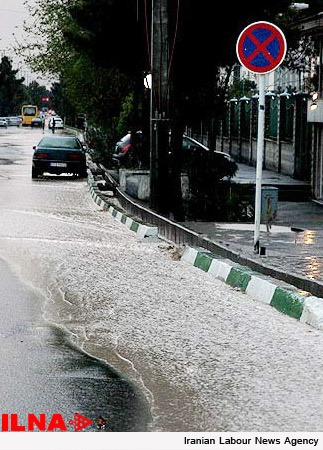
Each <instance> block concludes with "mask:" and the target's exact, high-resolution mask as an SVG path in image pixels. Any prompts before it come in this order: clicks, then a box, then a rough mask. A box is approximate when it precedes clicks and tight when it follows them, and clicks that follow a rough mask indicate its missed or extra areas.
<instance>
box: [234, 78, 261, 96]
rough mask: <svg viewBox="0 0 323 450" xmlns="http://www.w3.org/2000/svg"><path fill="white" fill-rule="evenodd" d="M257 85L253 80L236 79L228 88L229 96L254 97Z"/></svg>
mask: <svg viewBox="0 0 323 450" xmlns="http://www.w3.org/2000/svg"><path fill="white" fill-rule="evenodd" d="M256 88H257V85H256V83H255V82H254V81H251V80H245V79H242V80H235V81H234V83H233V84H231V85H230V86H229V88H228V94H227V95H228V98H238V99H239V98H241V97H243V96H246V97H252V95H253V94H254V93H255V89H256Z"/></svg>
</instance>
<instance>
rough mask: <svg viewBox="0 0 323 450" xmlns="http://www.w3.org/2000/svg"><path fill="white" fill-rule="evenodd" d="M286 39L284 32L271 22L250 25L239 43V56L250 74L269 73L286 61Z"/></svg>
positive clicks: (239, 39) (241, 35) (242, 34)
mask: <svg viewBox="0 0 323 450" xmlns="http://www.w3.org/2000/svg"><path fill="white" fill-rule="evenodd" d="M285 54H286V39H285V36H284V34H283V32H282V31H281V30H280V29H279V28H278V27H277V26H276V25H274V24H272V23H269V22H255V23H252V24H251V25H248V26H247V27H246V28H245V29H244V30H243V31H242V32H241V34H240V36H239V38H238V41H237V56H238V59H239V61H240V63H241V64H242V65H243V66H244V67H245V68H246V69H248V70H249V71H250V72H255V73H268V72H271V71H272V70H275V69H277V67H278V66H279V65H280V64H281V62H282V61H283V60H284V57H285Z"/></svg>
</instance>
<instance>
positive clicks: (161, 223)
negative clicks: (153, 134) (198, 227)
mask: <svg viewBox="0 0 323 450" xmlns="http://www.w3.org/2000/svg"><path fill="white" fill-rule="evenodd" d="M101 169H102V171H103V172H104V174H105V177H106V178H107V179H108V181H109V183H111V185H112V186H113V188H114V191H115V193H116V197H117V199H118V201H119V202H120V204H121V206H122V208H123V209H124V210H125V211H127V212H128V213H129V214H131V215H133V216H135V217H137V218H139V219H140V220H141V221H143V222H145V223H147V224H152V225H155V226H157V227H158V235H159V236H160V237H162V238H163V239H166V240H167V241H170V242H173V243H175V244H178V245H180V244H186V245H189V246H192V247H197V248H204V249H205V250H208V251H210V252H211V253H213V254H215V255H218V256H221V257H223V258H227V259H230V260H231V261H234V262H236V263H238V264H240V265H242V266H247V267H249V268H250V269H252V270H254V271H256V272H259V273H262V274H264V275H268V276H271V277H273V278H276V279H278V280H281V281H284V282H286V283H288V284H291V285H293V286H295V287H297V288H298V289H301V290H302V291H306V292H310V293H311V294H312V295H315V296H317V297H322V298H323V283H321V282H319V281H316V280H310V279H308V278H306V277H304V276H302V275H293V274H290V273H287V272H283V271H281V270H279V269H276V268H274V267H271V266H266V265H265V264H264V263H263V262H261V263H260V262H257V261H256V260H253V259H249V258H246V257H244V256H242V255H240V254H239V253H237V252H235V251H234V250H231V249H229V248H227V247H226V246H225V245H222V244H220V243H217V242H214V241H212V240H210V239H209V238H207V237H206V236H204V235H202V234H199V233H197V232H195V231H193V230H189V229H188V228H186V227H184V226H182V225H180V224H179V223H176V222H174V221H173V220H170V219H168V218H166V217H163V216H160V215H159V214H157V213H155V212H154V211H151V210H150V209H148V208H146V207H145V206H143V205H141V204H139V203H137V202H135V201H134V200H133V199H132V198H131V197H129V196H128V195H127V194H125V193H124V192H123V191H122V190H121V189H120V188H119V187H118V183H117V182H116V181H115V180H114V178H112V176H111V175H110V174H109V172H108V171H107V170H106V169H105V168H104V167H103V166H102V165H101Z"/></svg>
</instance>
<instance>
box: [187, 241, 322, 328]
mask: <svg viewBox="0 0 323 450" xmlns="http://www.w3.org/2000/svg"><path fill="white" fill-rule="evenodd" d="M181 261H186V262H188V263H190V264H192V265H193V266H195V267H198V268H199V269H202V270H204V271H205V272H207V273H209V274H210V275H211V276H213V277H214V278H217V279H219V280H222V281H224V282H225V283H226V284H228V285H230V286H231V287H234V288H239V289H240V290H241V291H243V292H245V293H246V294H248V295H250V297H252V298H253V299H255V300H259V301H261V302H262V303H266V304H268V305H270V306H273V307H274V308H276V309H277V310H278V311H280V312H282V313H283V314H286V315H288V316H290V317H293V318H295V319H297V320H299V321H300V322H303V323H306V324H308V325H311V326H312V327H314V328H317V329H318V330H323V299H322V298H318V297H314V296H311V295H309V296H306V295H301V294H299V293H297V292H295V290H293V287H292V286H291V287H290V289H288V287H284V286H282V285H279V284H276V283H275V280H274V279H272V278H269V277H268V278H267V279H265V278H261V277H260V276H259V274H257V273H256V272H253V271H252V270H250V269H248V268H247V267H236V266H234V265H233V264H232V265H231V264H229V263H228V262H227V261H222V260H220V259H217V258H215V257H214V256H213V255H212V254H211V253H209V252H203V251H198V250H196V249H195V248H192V247H187V248H186V249H185V251H184V253H183V256H182V258H181Z"/></svg>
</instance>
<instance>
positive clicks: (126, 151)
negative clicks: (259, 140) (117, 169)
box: [113, 131, 235, 166]
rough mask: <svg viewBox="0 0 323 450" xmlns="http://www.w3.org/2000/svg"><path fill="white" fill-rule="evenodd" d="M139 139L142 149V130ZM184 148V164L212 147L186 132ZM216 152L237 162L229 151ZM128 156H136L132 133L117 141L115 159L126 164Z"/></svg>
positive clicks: (221, 156)
mask: <svg viewBox="0 0 323 450" xmlns="http://www.w3.org/2000/svg"><path fill="white" fill-rule="evenodd" d="M137 139H138V146H139V150H140V146H141V144H142V132H141V131H137ZM182 150H183V154H182V156H183V164H184V166H185V164H186V163H187V161H188V160H189V158H190V156H192V155H193V154H198V153H201V154H202V155H203V153H204V152H209V151H210V149H209V148H208V147H206V146H205V145H203V144H201V142H199V141H197V140H195V139H193V138H191V137H189V136H187V135H185V134H184V135H183V146H182ZM214 153H216V154H217V155H219V158H224V159H225V160H226V161H228V162H232V163H234V162H235V160H234V159H233V158H232V157H231V156H230V155H228V154H227V153H223V152H219V151H215V152H214ZM171 156H172V154H171V153H170V157H171ZM128 158H132V159H135V158H136V155H134V152H133V149H132V146H131V139H130V133H128V134H126V135H125V136H123V138H122V139H120V141H118V142H117V143H116V146H115V153H114V155H113V160H114V161H117V162H118V163H119V164H120V165H124V164H125V163H126V161H127V159H128Z"/></svg>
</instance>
